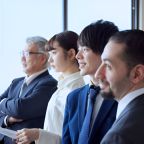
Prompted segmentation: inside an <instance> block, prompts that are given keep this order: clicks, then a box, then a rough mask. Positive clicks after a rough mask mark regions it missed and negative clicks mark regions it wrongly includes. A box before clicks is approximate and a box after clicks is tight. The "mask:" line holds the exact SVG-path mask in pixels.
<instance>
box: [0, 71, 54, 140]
mask: <svg viewBox="0 0 144 144" xmlns="http://www.w3.org/2000/svg"><path fill="white" fill-rule="evenodd" d="M23 80H24V77H22V78H17V79H14V80H13V81H12V83H11V85H10V86H9V87H8V89H7V90H6V91H5V92H4V93H3V94H2V95H1V96H0V101H1V100H3V101H2V103H1V104H0V126H2V125H3V122H4V118H5V116H7V115H8V116H12V117H15V118H18V119H23V121H22V122H18V123H15V124H12V125H9V126H8V127H7V128H9V129H12V130H18V129H22V128H34V127H35V128H42V127H43V123H44V118H45V113H46V108H47V104H48V101H49V99H50V98H51V96H52V94H53V93H54V92H55V90H56V89H57V81H56V80H55V79H54V78H53V77H52V76H51V75H49V73H48V71H45V72H44V73H42V74H40V75H39V76H38V77H37V78H36V79H34V80H33V81H32V82H31V83H30V84H29V85H28V88H27V89H26V91H25V92H24V93H23V95H22V96H21V97H19V93H20V89H21V86H22V84H23ZM2 138H3V135H1V134H0V139H2Z"/></svg>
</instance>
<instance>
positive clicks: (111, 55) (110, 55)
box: [102, 41, 124, 61]
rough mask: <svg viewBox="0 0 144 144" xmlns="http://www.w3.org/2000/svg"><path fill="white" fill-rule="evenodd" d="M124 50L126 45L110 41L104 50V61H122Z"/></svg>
mask: <svg viewBox="0 0 144 144" xmlns="http://www.w3.org/2000/svg"><path fill="white" fill-rule="evenodd" d="M123 50H124V44H122V43H116V42H114V41H109V42H108V43H107V45H106V46H105V48H104V52H103V54H102V60H104V61H105V60H113V59H114V60H116V59H120V58H121V56H122V53H123Z"/></svg>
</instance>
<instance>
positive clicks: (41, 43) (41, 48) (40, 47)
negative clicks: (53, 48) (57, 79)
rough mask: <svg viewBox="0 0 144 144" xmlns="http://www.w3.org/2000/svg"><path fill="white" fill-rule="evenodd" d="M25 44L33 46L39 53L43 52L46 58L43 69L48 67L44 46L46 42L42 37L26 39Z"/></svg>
mask: <svg viewBox="0 0 144 144" xmlns="http://www.w3.org/2000/svg"><path fill="white" fill-rule="evenodd" d="M26 43H27V44H28V45H31V44H35V45H36V46H37V49H38V51H39V52H43V53H44V54H45V56H46V59H47V60H46V63H45V65H44V68H46V67H48V57H49V56H48V53H47V51H46V49H45V45H46V43H47V40H46V39H45V38H43V37H40V36H33V37H28V38H27V39H26Z"/></svg>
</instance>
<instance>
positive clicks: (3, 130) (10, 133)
mask: <svg viewBox="0 0 144 144" xmlns="http://www.w3.org/2000/svg"><path fill="white" fill-rule="evenodd" d="M0 133H1V134H3V135H5V136H8V137H10V138H13V139H16V131H14V130H10V129H6V128H2V127H0Z"/></svg>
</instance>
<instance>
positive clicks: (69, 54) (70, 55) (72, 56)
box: [68, 48, 76, 60]
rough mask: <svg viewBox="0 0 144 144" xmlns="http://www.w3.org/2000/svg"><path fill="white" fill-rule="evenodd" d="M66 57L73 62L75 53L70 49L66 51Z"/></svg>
mask: <svg viewBox="0 0 144 144" xmlns="http://www.w3.org/2000/svg"><path fill="white" fill-rule="evenodd" d="M68 57H69V58H70V59H71V60H74V59H76V51H75V50H74V49H73V48H71V49H70V50H69V51H68Z"/></svg>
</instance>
